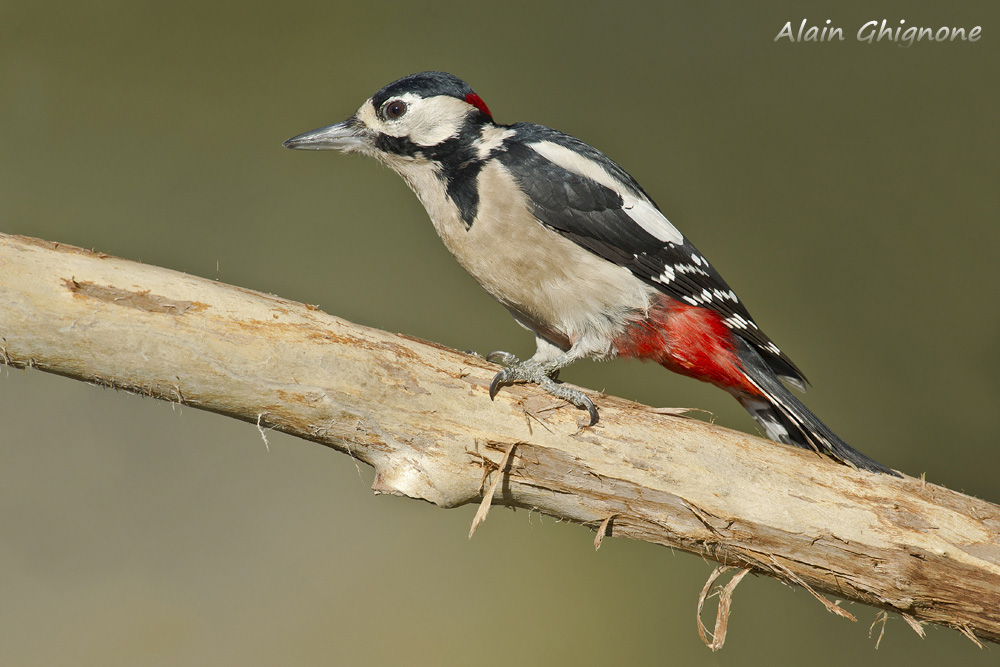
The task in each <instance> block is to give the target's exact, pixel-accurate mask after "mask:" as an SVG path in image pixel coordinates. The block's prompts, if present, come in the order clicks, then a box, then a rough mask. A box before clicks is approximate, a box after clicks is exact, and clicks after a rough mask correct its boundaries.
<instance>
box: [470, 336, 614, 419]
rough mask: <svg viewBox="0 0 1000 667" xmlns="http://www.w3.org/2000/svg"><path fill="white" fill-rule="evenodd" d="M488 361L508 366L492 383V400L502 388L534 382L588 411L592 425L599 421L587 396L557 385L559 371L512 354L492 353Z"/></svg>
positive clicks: (487, 358) (557, 396) (578, 391)
mask: <svg viewBox="0 0 1000 667" xmlns="http://www.w3.org/2000/svg"><path fill="white" fill-rule="evenodd" d="M486 360H487V361H492V362H495V363H498V364H502V365H504V366H506V368H504V369H503V370H502V371H500V372H499V373H497V374H496V375H495V376H494V377H493V381H492V382H490V400H492V399H493V398H494V397H495V396H496V395H497V392H498V391H500V387H504V386H507V385H510V384H515V383H517V382H533V383H534V384H537V385H538V386H539V387H541V388H542V389H544V390H545V391H547V392H548V393H549V394H551V395H552V396H555V397H556V398H561V399H563V400H564V401H567V402H568V403H572V404H573V405H575V406H576V407H578V408H580V409H583V410H586V411H587V412H588V413H589V414H590V424H589V426H593V425H594V424H596V423H597V420H598V419H599V417H598V414H597V408H596V407H595V406H594V402H593V401H592V400H590V399H589V398H588V397H587V395H586V394H584V393H583V392H582V391H580V390H578V389H570V388H569V387H563V386H562V385H559V384H556V382H555V378H556V377H557V376H558V375H559V369H558V368H553V369H547V368H546V367H545V365H544V364H540V363H538V362H537V361H531V360H530V359H529V360H527V361H521V360H520V359H518V358H517V357H515V356H514V355H513V354H511V353H510V352H490V353H489V354H487V355H486Z"/></svg>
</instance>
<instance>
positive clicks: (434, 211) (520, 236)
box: [403, 162, 656, 358]
mask: <svg viewBox="0 0 1000 667" xmlns="http://www.w3.org/2000/svg"><path fill="white" fill-rule="evenodd" d="M403 176H404V179H405V180H406V181H407V183H408V184H410V187H411V188H412V189H413V190H414V192H416V194H417V196H418V198H419V199H420V200H421V202H422V203H423V205H424V207H425V208H426V209H427V212H428V214H429V215H430V217H431V220H432V222H433V223H434V227H435V229H436V230H437V232H438V234H439V235H440V237H441V239H442V240H443V241H444V244H445V246H446V247H447V248H448V250H449V251H451V253H452V254H453V255H454V256H455V258H456V259H457V260H458V262H459V264H461V265H462V267H463V268H464V269H465V270H466V271H468V272H469V274H471V275H472V277H473V278H475V279H476V281H477V282H478V283H479V284H480V285H481V286H482V287H483V289H485V290H486V291H487V292H488V293H489V294H490V296H492V297H493V298H495V299H496V300H497V301H499V302H500V303H501V304H503V305H504V306H505V307H506V308H507V309H508V310H509V311H511V313H512V314H513V315H514V317H515V318H516V319H517V320H518V321H519V322H520V323H521V324H523V325H524V326H526V327H528V328H529V329H532V330H533V331H535V332H536V333H538V334H539V335H540V336H542V337H543V338H545V339H547V340H549V341H550V342H552V343H554V344H555V345H557V346H559V347H561V348H562V349H564V350H568V349H570V348H573V349H574V352H575V353H576V354H575V355H574V356H578V357H585V356H588V357H595V358H603V357H609V356H614V355H615V353H616V350H615V348H614V346H613V344H612V343H613V340H614V338H615V337H616V335H617V334H619V333H620V332H621V331H622V329H623V328H624V327H625V326H626V325H627V323H628V322H629V321H631V320H634V319H635V318H636V316H637V314H638V315H640V316H641V315H642V314H643V313H645V311H646V310H647V309H648V307H649V304H650V300H651V298H652V297H653V295H654V294H655V293H656V290H655V289H654V288H652V287H650V286H648V285H646V284H645V283H644V282H642V281H641V280H639V279H638V278H636V277H635V276H634V275H632V273H631V272H630V271H629V270H628V269H625V268H623V267H620V266H618V265H616V264H613V263H612V262H609V261H607V260H605V259H602V258H601V257H598V256H597V255H595V254H593V253H591V252H589V251H587V250H585V249H584V248H582V247H580V246H578V245H577V244H575V243H573V242H572V241H570V240H568V239H566V238H564V237H563V236H561V235H560V234H558V233H556V232H554V231H552V230H550V229H548V228H546V227H545V226H544V225H543V224H542V223H541V222H540V221H539V220H538V219H537V218H536V217H535V216H534V215H533V214H532V213H531V208H530V203H529V202H528V200H527V198H526V196H525V195H523V194H522V193H521V191H520V189H519V188H518V186H517V184H516V183H515V182H514V180H513V178H512V177H511V176H510V174H509V173H508V172H507V171H506V170H505V169H504V168H503V167H502V166H501V165H500V164H498V163H496V162H491V163H488V164H486V165H485V166H484V167H483V169H482V171H481V172H480V174H479V180H478V192H479V205H478V214H477V216H476V217H475V218H474V219H473V221H472V223H471V225H466V223H465V221H464V220H463V219H462V217H461V215H460V212H459V210H458V208H457V206H455V204H454V203H453V202H451V201H450V200H449V199H448V196H447V191H446V188H445V185H444V182H443V181H442V180H441V179H440V178H438V177H436V176H435V177H434V178H432V179H428V178H426V177H423V178H421V179H416V178H414V179H411V178H408V177H407V175H405V174H403ZM415 181H417V182H415ZM434 181H436V182H434Z"/></svg>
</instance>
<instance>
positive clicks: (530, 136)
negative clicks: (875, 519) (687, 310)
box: [496, 123, 807, 388]
mask: <svg viewBox="0 0 1000 667" xmlns="http://www.w3.org/2000/svg"><path fill="white" fill-rule="evenodd" d="M511 128H512V129H514V130H515V131H516V132H517V134H516V135H514V137H512V138H511V139H508V141H507V142H505V145H504V147H503V149H504V150H500V151H497V153H496V157H497V159H498V160H500V162H501V163H502V164H503V165H504V167H505V168H506V169H507V170H508V171H510V173H511V175H512V176H513V177H514V178H515V180H517V182H518V184H519V185H520V186H521V188H522V189H523V190H524V191H525V193H526V194H527V195H528V197H529V198H530V199H531V202H532V204H533V206H534V214H535V217H537V218H538V219H539V220H540V221H541V222H542V224H544V225H546V226H547V227H549V228H551V229H553V230H555V231H557V232H559V233H560V234H562V235H563V236H565V237H566V238H568V239H570V240H572V241H573V242H575V243H577V244H579V245H580V246H582V247H584V248H586V249H587V250H589V251H591V252H593V253H594V254H596V255H598V256H600V257H603V258H604V259H606V260H608V261H611V262H614V263H615V264H618V265H619V266H624V267H625V268H627V269H629V270H630V271H631V272H632V273H633V274H634V275H635V276H637V277H638V278H640V279H642V280H644V281H646V282H647V283H649V284H650V285H652V286H653V287H656V288H657V289H659V290H660V291H662V292H664V293H665V294H667V295H668V296H670V297H671V298H673V299H676V300H678V301H681V302H683V303H687V304H690V305H693V306H700V307H703V308H709V309H711V310H714V311H715V312H717V313H719V315H720V316H722V320H723V322H724V323H725V325H726V326H727V327H728V328H729V329H730V330H731V331H733V332H734V333H736V334H737V335H739V336H740V337H741V338H743V339H744V340H746V341H747V342H748V343H750V344H751V345H753V346H754V348H756V349H757V351H758V352H759V353H760V354H761V356H763V357H764V359H765V360H766V361H767V362H768V365H769V366H771V368H772V369H773V370H774V371H775V373H777V374H778V375H780V376H782V377H785V378H787V379H789V380H790V381H792V382H793V383H795V384H799V385H800V386H801V388H804V384H805V383H806V382H807V380H806V378H805V376H804V375H803V373H802V371H800V370H799V369H798V367H796V366H795V364H794V363H792V361H791V359H789V358H788V357H787V356H786V355H785V354H784V353H783V352H782V351H781V350H779V349H778V347H777V346H776V345H775V344H774V343H773V342H771V340H770V339H769V338H768V337H767V335H765V334H764V332H763V331H761V330H760V328H759V327H758V326H757V324H756V323H755V322H754V320H753V317H751V315H750V313H749V312H748V311H747V309H746V307H745V306H744V305H743V303H742V302H741V301H740V300H739V297H737V296H736V293H735V292H734V291H733V290H732V289H731V288H730V287H729V285H728V284H726V281H725V280H723V279H722V276H720V275H719V272H718V271H716V270H715V268H714V267H712V265H711V264H709V263H708V260H706V259H705V258H704V257H703V256H702V255H701V253H700V252H698V250H697V249H696V248H695V247H694V246H693V245H692V244H691V243H690V242H689V241H688V240H687V239H685V238H684V237H683V236H681V235H680V234H679V233H676V236H673V235H671V234H669V232H664V231H663V230H673V226H672V225H670V223H669V222H668V221H667V220H666V218H665V217H664V216H663V215H662V213H660V212H659V209H658V208H657V207H656V204H655V203H653V201H652V200H651V199H650V198H649V196H648V195H647V194H646V193H645V191H644V190H643V189H642V187H641V186H640V185H639V184H638V183H637V182H636V181H635V179H633V178H632V177H631V176H630V175H629V174H628V173H627V172H625V170H623V169H622V168H621V167H619V166H618V165H617V164H615V163H614V162H613V161H612V160H610V159H609V158H608V157H607V156H605V155H604V154H603V153H601V152H600V151H598V150H597V149H595V148H593V147H592V146H589V145H588V144H585V143H583V142H582V141H580V140H579V139H575V138H573V137H571V136H569V135H566V134H563V133H561V132H558V131H556V130H552V129H549V128H547V127H542V126H540V125H530V124H526V123H518V124H516V125H512V126H511ZM539 142H551V143H552V144H556V145H557V146H561V147H563V148H568V149H570V151H572V154H570V153H566V155H567V156H569V155H577V156H583V159H584V160H581V161H577V162H576V163H574V164H566V165H562V164H557V162H556V161H554V160H553V159H550V157H546V156H545V155H543V154H542V153H543V152H546V153H551V151H545V150H541V152H540V149H539V148H532V144H538V143H539ZM543 146H544V145H543ZM569 159H572V158H569ZM586 160H589V161H591V162H593V163H596V164H597V165H600V167H601V168H602V169H603V172H604V173H606V174H608V175H609V176H610V177H609V178H604V177H603V175H601V178H602V180H603V181H604V183H603V184H602V183H599V182H598V181H597V180H595V179H594V178H591V177H588V176H586V175H583V174H582V173H580V172H586V171H587V169H586V167H587V165H586V164H585V161H586ZM581 167H583V168H581ZM626 200H628V201H626ZM630 204H631V205H630ZM630 212H631V214H630ZM654 217H655V218H656V219H653V218H654ZM661 221H662V222H661ZM640 223H644V224H640ZM664 225H665V226H664ZM648 229H652V230H653V231H654V232H658V234H657V235H655V236H654V234H653V233H651V232H650V231H648ZM664 238H669V239H671V240H664Z"/></svg>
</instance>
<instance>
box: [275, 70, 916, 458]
mask: <svg viewBox="0 0 1000 667" xmlns="http://www.w3.org/2000/svg"><path fill="white" fill-rule="evenodd" d="M284 146H286V147H288V148H296V149H306V150H339V151H342V152H345V153H360V154H362V155H367V156H369V157H373V158H375V159H376V160H378V161H379V162H381V163H383V164H385V165H386V166H388V167H389V168H390V169H392V170H393V171H395V172H396V173H397V174H399V175H400V176H401V177H402V178H403V180H404V181H405V182H406V184H407V185H408V186H409V187H410V189H412V190H413V192H414V193H415V194H416V195H417V198H418V199H419V200H420V202H421V203H422V204H423V205H424V208H426V209H427V213H428V215H429V216H430V219H431V222H432V223H433V225H434V228H435V229H436V230H437V233H438V235H440V237H441V239H442V240H443V241H444V244H445V246H447V248H448V250H450V251H451V253H452V254H453V255H454V256H455V258H456V259H457V260H458V262H459V263H460V264H461V265H462V267H463V268H465V270H466V271H468V272H469V273H470V274H471V275H472V276H473V278H475V279H476V281H477V282H478V283H479V284H480V285H481V286H482V287H483V288H484V289H485V290H486V291H487V292H488V293H489V294H490V296H492V297H493V298H494V299H496V300H497V301H499V302H500V303H501V304H502V305H503V306H504V307H505V308H507V310H508V311H509V312H510V314H511V315H513V317H514V319H515V320H516V321H517V322H518V323H519V324H521V325H522V326H523V327H525V328H526V329H528V330H530V331H532V332H534V334H535V339H536V345H537V350H536V352H535V354H534V355H533V356H532V357H531V358H530V359H527V360H524V361H521V360H519V359H518V358H517V357H515V356H514V355H512V354H509V353H507V352H493V353H491V354H490V355H488V357H487V358H488V359H490V360H492V361H498V362H500V363H501V365H503V366H504V368H503V370H501V371H500V372H499V373H497V375H496V377H495V378H494V379H493V381H492V383H491V384H490V398H493V397H494V396H495V395H496V392H497V391H498V390H499V388H500V387H502V386H505V385H509V384H513V383H518V382H532V383H536V384H538V385H539V386H540V387H542V388H543V389H545V390H546V391H548V392H549V393H550V394H552V395H553V396H556V397H558V398H562V399H564V400H566V401H568V402H570V403H572V404H574V405H576V406H577V407H579V408H582V409H586V410H588V412H589V413H590V423H591V425H593V424H594V423H596V422H597V420H598V413H597V409H596V407H595V406H594V404H593V402H592V401H591V400H590V398H588V397H587V396H586V395H585V394H583V392H580V391H578V390H575V389H571V388H569V387H566V386H563V385H561V384H559V383H557V382H556V381H555V378H556V376H557V374H558V371H559V369H561V368H562V367H564V366H566V365H567V364H569V363H571V362H573V361H576V360H578V359H583V358H591V359H611V358H614V357H630V358H638V359H642V360H649V361H654V362H656V363H659V364H660V365H662V366H664V367H666V368H668V369H669V370H672V371H674V372H677V373H681V374H683V375H687V376H689V377H693V378H696V379H698V380H702V381H705V382H709V383H711V384H714V385H715V386H717V387H720V388H722V389H724V390H726V391H727V392H729V393H730V394H732V395H733V396H734V397H735V398H736V400H738V401H739V402H740V403H741V404H742V405H743V407H744V408H745V409H746V410H747V411H748V412H749V413H750V414H751V416H752V417H753V418H754V419H755V420H756V421H757V423H758V424H759V425H760V426H761V427H762V428H763V430H764V433H765V434H766V435H767V437H768V438H770V439H772V440H775V441H778V442H782V443H785V444H789V445H793V446H796V447H801V448H805V449H811V450H814V451H816V452H818V453H821V454H825V455H827V456H830V457H832V458H833V459H836V460H838V461H840V462H842V463H845V464H847V465H850V466H853V467H855V468H859V469H862V470H868V471H872V472H877V473H885V474H889V475H896V476H898V473H896V472H895V471H893V470H891V469H889V468H887V467H885V466H883V465H882V464H880V463H878V462H877V461H875V460H873V459H871V458H869V457H868V456H866V455H864V454H862V453H861V452H858V451H857V450H855V449H853V448H851V447H850V446H849V445H848V444H847V443H845V442H844V441H843V440H841V439H840V438H839V437H838V436H837V435H835V434H834V433H833V431H831V430H830V429H829V428H828V427H827V426H826V425H825V424H823V422H821V421H820V420H819V419H818V418H817V417H816V416H815V415H814V414H813V413H812V412H810V411H809V409H808V408H806V407H805V406H804V405H803V404H802V403H801V402H800V401H799V400H798V399H797V398H795V397H794V396H793V395H792V393H791V392H790V391H789V390H788V389H786V388H785V386H784V384H782V381H784V382H787V383H788V384H790V385H792V386H793V387H795V388H797V389H799V390H801V391H804V390H805V387H806V384H807V381H806V378H805V375H803V373H802V371H800V370H799V368H798V367H797V366H796V365H795V364H794V363H792V361H791V360H790V359H789V358H788V357H787V356H786V355H785V353H784V352H782V351H781V350H780V349H779V348H778V347H777V346H776V345H775V344H774V343H773V342H772V341H771V339H769V338H768V337H767V336H766V335H765V334H764V332H763V331H762V330H761V329H760V327H758V326H757V323H756V322H755V321H754V319H753V317H751V315H750V313H749V311H748V310H747V308H746V306H744V305H743V302H742V301H740V299H739V297H738V296H736V293H735V292H734V291H733V290H732V289H731V288H730V287H729V285H728V284H726V282H725V281H724V280H723V279H722V276H721V275H719V272H718V271H716V270H715V268H714V267H713V266H712V265H711V264H709V262H708V260H706V259H705V257H704V256H703V255H702V254H701V253H700V252H699V251H698V250H697V249H696V248H695V247H694V246H693V245H692V244H691V242H690V241H688V240H687V239H686V238H685V237H684V235H682V234H681V233H680V232H679V231H678V230H677V228H676V227H674V225H673V224H672V223H671V222H670V221H669V220H668V219H667V218H666V217H665V216H664V215H663V213H661V212H660V209H659V208H658V207H657V205H656V204H655V203H654V202H653V200H652V199H651V198H650V197H649V195H647V194H646V192H645V190H643V189H642V187H641V186H640V185H639V184H638V183H637V182H636V181H635V179H633V178H632V177H631V176H630V175H629V174H628V173H627V172H625V170H624V169H622V168H621V167H620V166H618V164H616V163H615V162H613V161H612V160H611V159H610V158H608V157H607V156H605V155H604V154H603V153H602V152H600V151H599V150H597V149H596V148H593V147H591V146H589V145H588V144H586V143H584V142H582V141H580V140H579V139H576V138H574V137H571V136H569V135H567V134H564V133H562V132H559V131H557V130H553V129H550V128H548V127H543V126H541V125H534V124H531V123H515V124H513V125H503V124H500V123H497V122H496V121H494V119H493V114H492V113H491V112H490V110H489V108H488V107H487V106H486V104H485V103H484V102H483V100H482V98H480V97H479V95H477V94H476V93H475V91H473V90H472V88H470V87H469V85H468V84H467V83H465V82H464V81H462V80H461V79H459V78H458V77H456V76H454V75H452V74H447V73H444V72H421V73H418V74H411V75H409V76H406V77H403V78H402V79H399V80H398V81H395V82H393V83H390V84H389V85H387V86H386V87H384V88H382V89H381V90H379V91H378V92H376V93H375V94H374V95H372V96H371V97H370V98H369V99H368V100H366V101H365V103H364V104H362V105H361V108H360V109H358V111H357V113H355V114H354V115H353V116H351V117H350V118H348V119H347V120H345V121H343V122H340V123H337V124H336V125H331V126H329V127H323V128H320V129H317V130H313V131H311V132H306V133H304V134H300V135H298V136H296V137H293V138H291V139H289V140H287V141H286V142H284Z"/></svg>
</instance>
